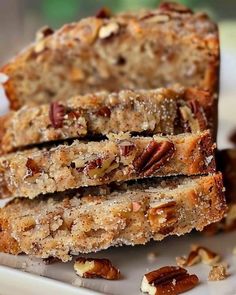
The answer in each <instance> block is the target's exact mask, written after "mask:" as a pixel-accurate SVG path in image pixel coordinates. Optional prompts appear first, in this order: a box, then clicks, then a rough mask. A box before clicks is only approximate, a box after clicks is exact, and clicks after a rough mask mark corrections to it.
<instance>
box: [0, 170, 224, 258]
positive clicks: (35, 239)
mask: <svg viewBox="0 0 236 295" xmlns="http://www.w3.org/2000/svg"><path fill="white" fill-rule="evenodd" d="M98 191H99V189H97V188H95V189H94V190H91V188H89V189H88V192H86V189H85V190H84V191H83V192H81V193H79V192H77V193H76V192H73V193H67V192H63V193H61V194H55V195H48V196H47V197H44V198H35V199H34V200H29V199H25V198H22V199H14V200H13V201H11V202H10V203H9V204H8V205H6V206H5V207H4V208H2V209H1V210H0V229H1V231H0V250H1V251H3V252H6V253H12V254H19V253H21V252H24V253H26V254H29V255H33V256H36V257H40V258H48V257H57V258H59V259H61V260H62V261H64V262H66V261H68V260H70V259H71V258H72V255H76V254H79V253H90V252H96V251H99V250H102V249H106V248H108V247H110V246H117V245H123V244H124V245H136V244H145V243H146V242H148V241H149V240H150V239H154V240H162V239H163V238H164V237H166V236H168V235H182V234H185V233H187V232H190V231H191V230H192V229H194V228H195V229H197V230H202V229H203V228H204V227H205V226H206V225H208V224H210V223H212V222H215V221H218V220H220V219H221V218H222V217H223V215H224V212H225V208H226V205H225V200H224V193H223V185H222V177H221V174H212V175H207V176H198V177H188V178H186V177H182V178H181V177H178V178H170V179H163V180H160V179H150V180H148V182H147V183H146V184H145V182H144V184H133V185H132V184H124V186H121V187H120V188H116V190H115V191H113V192H111V191H110V189H109V188H105V187H103V190H102V191H101V192H100V194H99V193H98ZM106 191H107V192H106Z"/></svg>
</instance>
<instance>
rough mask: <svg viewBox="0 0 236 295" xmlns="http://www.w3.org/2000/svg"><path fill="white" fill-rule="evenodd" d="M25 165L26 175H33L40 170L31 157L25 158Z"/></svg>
mask: <svg viewBox="0 0 236 295" xmlns="http://www.w3.org/2000/svg"><path fill="white" fill-rule="evenodd" d="M25 166H26V168H27V177H31V176H34V175H35V174H37V173H40V172H41V169H40V167H39V166H38V165H37V163H36V162H35V161H34V160H33V159H31V158H28V159H27V162H26V164H25Z"/></svg>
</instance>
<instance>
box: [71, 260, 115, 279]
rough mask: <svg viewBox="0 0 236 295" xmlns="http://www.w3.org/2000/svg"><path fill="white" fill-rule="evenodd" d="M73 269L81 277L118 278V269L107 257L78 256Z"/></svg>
mask: <svg viewBox="0 0 236 295" xmlns="http://www.w3.org/2000/svg"><path fill="white" fill-rule="evenodd" d="M74 269H75V271H76V273H77V275H79V276H80V277H82V278H104V279H107V280H118V279H119V278H120V271H119V270H118V269H117V268H115V267H114V266H113V265H112V264H111V262H110V260H108V259H98V258H84V257H79V258H77V259H76V262H75V264H74Z"/></svg>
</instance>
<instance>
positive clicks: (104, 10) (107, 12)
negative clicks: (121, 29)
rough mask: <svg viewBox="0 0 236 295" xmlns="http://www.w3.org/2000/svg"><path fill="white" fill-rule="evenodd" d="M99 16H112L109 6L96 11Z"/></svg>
mask: <svg viewBox="0 0 236 295" xmlns="http://www.w3.org/2000/svg"><path fill="white" fill-rule="evenodd" d="M96 17H97V18H110V17H111V11H110V9H109V8H107V7H102V8H101V9H100V10H98V12H97V13H96Z"/></svg>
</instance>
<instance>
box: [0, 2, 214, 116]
mask: <svg viewBox="0 0 236 295" xmlns="http://www.w3.org/2000/svg"><path fill="white" fill-rule="evenodd" d="M218 69H219V38H218V28H217V25H216V24H215V23H214V22H212V20H211V19H210V18H209V17H208V16H207V15H206V14H204V13H193V12H192V11H191V10H190V9H188V8H186V7H184V6H181V5H179V4H173V3H162V4H161V5H160V7H159V8H158V9H156V10H150V11H140V12H134V13H122V14H118V15H114V16H113V15H110V14H109V13H107V12H106V11H104V10H103V11H100V12H99V13H98V14H97V15H96V16H94V17H88V18H85V19H82V20H81V21H79V22H77V23H71V24H68V25H65V26H63V27H62V28H61V29H59V30H58V31H56V32H53V30H52V29H49V28H44V29H43V30H41V31H40V32H39V34H38V36H37V40H36V42H35V43H34V44H33V45H31V46H30V47H29V48H27V49H26V50H25V51H23V52H22V53H20V54H19V55H18V56H17V57H15V58H14V59H13V60H12V61H10V62H9V63H8V64H7V65H5V66H4V67H3V68H2V69H1V72H2V73H4V74H5V75H6V79H5V80H7V81H6V83H4V87H5V90H6V94H7V97H8V98H9V101H10V104H11V108H12V109H18V108H19V107H20V106H22V105H24V104H41V103H45V102H49V101H51V100H63V99H66V98H68V96H69V97H70V96H74V95H77V94H78V93H80V94H85V93H89V92H93V91H98V90H99V91H100V90H108V91H117V90H120V89H126V88H127V89H137V88H143V89H150V88H157V87H162V86H165V85H170V84H172V83H180V84H182V85H184V86H197V87H199V88H202V89H208V90H209V91H210V92H211V93H212V94H213V96H212V98H211V100H212V102H213V101H214V106H215V107H216V104H217V101H215V100H214V98H216V97H217V92H218V81H219V77H218V76H219V73H218ZM214 95H215V96H214ZM216 113H217V112H216V110H214V112H212V114H213V115H214V114H216Z"/></svg>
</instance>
